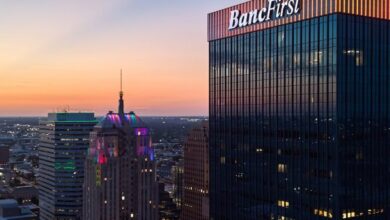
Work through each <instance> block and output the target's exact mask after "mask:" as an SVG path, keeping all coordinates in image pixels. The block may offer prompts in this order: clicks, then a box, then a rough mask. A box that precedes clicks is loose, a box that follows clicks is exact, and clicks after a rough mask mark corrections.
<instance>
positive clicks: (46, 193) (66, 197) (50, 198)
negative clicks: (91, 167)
mask: <svg viewBox="0 0 390 220" xmlns="http://www.w3.org/2000/svg"><path fill="white" fill-rule="evenodd" d="M96 123H97V121H96V119H95V116H94V113H69V112H63V113H49V115H48V118H47V120H45V121H41V122H40V146H39V176H38V185H39V206H40V208H41V210H40V211H41V212H40V213H41V219H42V220H62V219H64V220H65V219H66V220H69V219H72V220H77V219H81V213H82V204H83V203H82V199H83V180H84V163H85V157H86V154H87V151H88V146H89V133H90V132H91V131H92V128H93V126H94V125H95V124H96Z"/></svg>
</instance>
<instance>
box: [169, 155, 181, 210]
mask: <svg viewBox="0 0 390 220" xmlns="http://www.w3.org/2000/svg"><path fill="white" fill-rule="evenodd" d="M171 175H172V181H173V190H172V191H173V192H172V199H173V202H174V203H175V204H176V206H177V208H178V209H180V210H181V205H182V202H183V175H184V161H183V160H182V159H180V160H179V162H178V163H177V164H176V165H174V166H172V168H171Z"/></svg>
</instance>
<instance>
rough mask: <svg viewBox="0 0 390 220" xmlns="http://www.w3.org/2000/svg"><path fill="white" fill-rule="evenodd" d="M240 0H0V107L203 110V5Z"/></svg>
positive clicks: (6, 112)
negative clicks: (121, 86) (122, 104)
mask: <svg viewBox="0 0 390 220" xmlns="http://www.w3.org/2000/svg"><path fill="white" fill-rule="evenodd" d="M240 2H243V1H242V0H196V1H190V0H82V1H80V0H39V1H31V0H18V1H14V0H0V116H42V115H46V114H47V113H48V112H52V111H56V110H60V109H64V108H65V107H66V106H70V109H71V110H75V111H93V112H96V113H97V114H98V115H102V114H104V113H105V112H107V111H108V110H116V108H117V99H118V90H119V71H120V68H122V69H123V81H124V92H125V104H126V109H127V110H128V111H130V110H134V111H136V112H137V113H138V114H139V115H207V114H208V52H207V51H208V49H207V48H208V44H207V36H206V31H207V13H208V12H212V11H215V10H217V9H222V8H225V7H227V6H231V5H234V4H237V3H240Z"/></svg>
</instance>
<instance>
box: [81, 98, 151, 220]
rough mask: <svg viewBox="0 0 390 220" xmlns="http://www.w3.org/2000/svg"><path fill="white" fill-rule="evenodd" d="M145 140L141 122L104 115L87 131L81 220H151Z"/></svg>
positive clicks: (147, 140) (119, 115) (147, 136)
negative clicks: (88, 145) (88, 132)
mask: <svg viewBox="0 0 390 220" xmlns="http://www.w3.org/2000/svg"><path fill="white" fill-rule="evenodd" d="M155 169H156V165H155V158H154V149H153V148H152V143H151V135H150V131H149V129H148V127H147V126H146V125H145V124H144V122H143V121H142V120H141V119H140V118H139V117H138V116H137V115H135V114H134V112H130V113H125V112H124V104H123V93H122V92H120V100H119V111H118V113H114V112H109V113H108V114H107V115H106V116H105V117H104V118H103V119H102V120H101V121H100V122H99V123H98V124H97V125H96V126H95V128H94V129H93V132H92V133H91V143H90V147H89V152H88V157H87V161H86V167H85V172H86V177H85V183H84V208H83V216H84V217H83V219H84V220H127V219H139V220H157V219H158V184H157V181H156V171H155Z"/></svg>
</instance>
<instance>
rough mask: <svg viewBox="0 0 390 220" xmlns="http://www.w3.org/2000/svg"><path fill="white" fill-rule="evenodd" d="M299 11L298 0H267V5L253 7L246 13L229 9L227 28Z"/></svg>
mask: <svg viewBox="0 0 390 220" xmlns="http://www.w3.org/2000/svg"><path fill="white" fill-rule="evenodd" d="M299 12H300V8H299V0H285V1H282V0H268V6H267V7H264V8H262V9H260V10H259V9H255V10H252V11H250V12H247V13H241V11H239V10H233V11H231V12H230V21H229V30H233V29H236V28H240V27H246V26H248V25H253V24H257V23H262V22H264V21H269V20H273V19H278V18H283V17H287V16H291V15H294V14H298V13H299Z"/></svg>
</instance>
